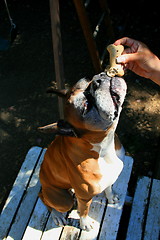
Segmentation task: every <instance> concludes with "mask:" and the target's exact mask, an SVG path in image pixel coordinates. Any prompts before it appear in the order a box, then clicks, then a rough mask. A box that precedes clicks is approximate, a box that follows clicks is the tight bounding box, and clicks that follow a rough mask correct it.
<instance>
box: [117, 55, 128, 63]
mask: <svg viewBox="0 0 160 240" xmlns="http://www.w3.org/2000/svg"><path fill="white" fill-rule="evenodd" d="M125 60H126V57H125V56H123V55H122V56H119V57H117V58H116V61H117V63H124V62H125Z"/></svg>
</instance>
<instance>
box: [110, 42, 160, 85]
mask: <svg viewBox="0 0 160 240" xmlns="http://www.w3.org/2000/svg"><path fill="white" fill-rule="evenodd" d="M114 44H115V45H120V44H121V45H124V46H127V47H128V48H126V49H125V50H124V52H123V53H122V55H121V56H120V57H118V58H117V63H121V64H124V66H125V67H126V68H128V69H130V70H131V71H133V72H135V73H136V74H138V75H140V76H142V77H145V78H150V79H151V80H153V81H154V82H156V83H157V84H160V60H159V58H158V57H157V56H156V55H155V54H153V53H152V52H151V51H150V50H149V48H148V47H147V46H146V45H145V44H144V43H142V42H140V41H137V40H134V39H131V38H128V37H124V38H121V39H119V40H117V41H115V42H114Z"/></svg>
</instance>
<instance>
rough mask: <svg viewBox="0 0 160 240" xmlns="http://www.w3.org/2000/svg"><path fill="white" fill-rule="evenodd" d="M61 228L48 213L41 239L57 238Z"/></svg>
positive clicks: (51, 239) (55, 239) (50, 239)
mask: <svg viewBox="0 0 160 240" xmlns="http://www.w3.org/2000/svg"><path fill="white" fill-rule="evenodd" d="M62 230H63V228H62V227H58V226H56V225H55V224H54V221H53V219H52V216H51V215H50V217H49V219H48V222H47V225H46V227H45V230H44V232H43V235H42V238H41V240H53V236H54V240H59V237H60V235H61V232H62Z"/></svg>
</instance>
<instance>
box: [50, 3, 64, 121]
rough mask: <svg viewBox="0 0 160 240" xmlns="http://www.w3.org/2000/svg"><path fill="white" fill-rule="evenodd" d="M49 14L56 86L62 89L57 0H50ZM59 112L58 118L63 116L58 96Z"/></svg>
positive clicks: (62, 77)
mask: <svg viewBox="0 0 160 240" xmlns="http://www.w3.org/2000/svg"><path fill="white" fill-rule="evenodd" d="M49 2H50V14H51V27H52V41H53V53H54V69H55V75H56V82H57V87H58V88H59V89H64V88H65V86H64V69H63V54H62V41H61V29H60V13H59V0H50V1H49ZM58 102H59V114H60V118H64V113H63V107H64V106H63V100H62V98H60V97H58Z"/></svg>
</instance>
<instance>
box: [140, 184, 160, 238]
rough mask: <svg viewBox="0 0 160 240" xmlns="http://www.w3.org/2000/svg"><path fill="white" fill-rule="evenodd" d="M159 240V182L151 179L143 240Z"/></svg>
mask: <svg viewBox="0 0 160 240" xmlns="http://www.w3.org/2000/svg"><path fill="white" fill-rule="evenodd" d="M159 239H160V180H156V179H153V184H152V189H151V196H150V202H149V209H148V215H147V222H146V228H145V232H144V240H159Z"/></svg>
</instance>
